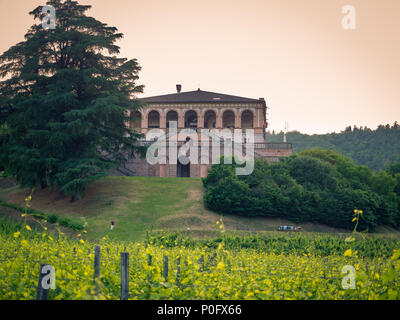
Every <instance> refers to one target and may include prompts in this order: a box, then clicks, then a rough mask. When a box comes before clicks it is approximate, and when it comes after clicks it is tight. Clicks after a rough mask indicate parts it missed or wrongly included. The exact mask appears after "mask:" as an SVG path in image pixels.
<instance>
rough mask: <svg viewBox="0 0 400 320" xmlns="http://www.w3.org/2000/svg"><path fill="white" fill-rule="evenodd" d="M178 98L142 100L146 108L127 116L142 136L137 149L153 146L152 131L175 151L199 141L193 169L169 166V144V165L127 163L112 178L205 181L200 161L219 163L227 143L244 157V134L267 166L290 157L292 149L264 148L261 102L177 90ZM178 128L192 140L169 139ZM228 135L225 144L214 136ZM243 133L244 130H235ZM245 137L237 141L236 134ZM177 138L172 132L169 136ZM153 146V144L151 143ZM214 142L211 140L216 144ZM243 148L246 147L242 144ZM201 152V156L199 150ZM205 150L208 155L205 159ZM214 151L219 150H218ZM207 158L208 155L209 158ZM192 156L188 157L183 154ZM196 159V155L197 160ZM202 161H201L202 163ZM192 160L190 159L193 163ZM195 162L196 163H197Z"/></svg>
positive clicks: (271, 145)
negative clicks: (238, 147) (250, 134)
mask: <svg viewBox="0 0 400 320" xmlns="http://www.w3.org/2000/svg"><path fill="white" fill-rule="evenodd" d="M176 89H177V92H176V93H173V94H167V95H160V96H153V97H148V98H143V99H141V100H142V101H143V102H144V103H145V106H144V107H143V108H142V109H141V110H139V111H136V112H134V113H132V114H131V121H130V123H129V126H130V127H131V128H132V129H134V130H136V131H138V132H141V133H143V134H145V135H147V137H146V139H143V140H142V141H141V142H140V143H142V144H146V145H151V143H152V142H153V141H154V140H153V139H149V133H150V130H152V129H153V130H152V131H153V132H154V131H157V130H158V131H160V132H163V133H165V134H166V135H167V141H169V140H171V141H175V145H177V146H178V148H179V147H180V146H182V145H184V144H185V143H188V141H190V140H197V144H196V146H198V148H199V151H198V152H197V154H198V161H194V162H196V163H188V164H182V163H181V162H180V161H179V160H178V161H177V162H176V161H175V163H170V162H169V161H168V160H170V159H169V158H170V155H171V154H170V152H169V148H170V143H169V142H167V143H166V150H165V154H166V155H167V163H160V164H153V165H151V164H149V163H148V162H147V161H146V159H141V158H139V157H137V158H133V159H130V160H129V162H128V163H127V164H126V165H125V167H123V168H119V169H118V170H117V171H118V172H115V174H120V175H137V176H158V177H205V176H206V175H207V170H208V168H209V167H211V164H210V163H208V162H207V161H203V160H204V159H203V158H204V157H207V156H209V159H212V158H213V156H215V155H216V156H217V157H219V156H220V155H221V156H222V155H223V154H224V150H223V148H224V147H225V146H226V144H227V143H229V144H233V145H234V144H235V143H239V144H242V146H243V152H245V151H246V146H247V147H248V145H249V143H250V142H249V141H250V140H249V139H248V140H246V139H247V138H246V134H245V132H246V130H247V129H252V130H253V131H252V132H254V135H253V137H254V138H252V139H251V140H252V141H251V145H252V147H253V148H254V156H255V158H265V159H266V160H268V161H277V160H278V158H279V157H282V156H288V155H290V154H291V153H292V145H291V144H290V143H268V142H267V141H265V132H266V128H267V126H268V123H267V106H266V103H265V100H264V99H263V98H259V99H251V98H243V97H238V96H232V95H226V94H220V93H215V92H208V91H203V90H200V89H198V90H195V91H188V92H181V85H177V86H176ZM174 124H175V126H176V127H177V130H178V132H181V131H182V129H186V130H184V131H185V132H187V131H188V129H190V130H189V131H190V132H192V134H185V132H184V133H182V134H181V133H179V134H175V135H173V136H171V134H169V132H172V130H171V128H172V127H171V128H170V125H172V126H174ZM202 129H210V130H211V132H216V133H215V134H214V136H213V138H215V137H217V139H221V143H218V145H214V144H213V139H211V138H210V136H208V135H207V136H205V135H204V134H203V133H202ZM222 129H225V130H224V131H225V132H228V133H229V132H232V140H231V139H228V140H223V138H222V136H221V135H220V136H218V134H219V133H218V132H222V131H221V130H222ZM238 129H242V130H240V131H239V130H238ZM238 131H239V132H243V134H242V135H241V136H240V137H239V138H237V137H238V136H235V135H233V133H234V132H238ZM173 132H175V131H173ZM150 140H151V141H150ZM214 141H215V140H214ZM246 143H247V144H246ZM201 147H203V149H202V150H200V148H201ZM204 148H206V149H205V150H206V155H205V153H204ZM216 148H217V149H216ZM207 154H208V155H207ZM187 156H190V153H189V152H188V153H187ZM196 157H197V155H196ZM202 157H203V158H202ZM192 159H193V158H192ZM196 159H197V158H196Z"/></svg>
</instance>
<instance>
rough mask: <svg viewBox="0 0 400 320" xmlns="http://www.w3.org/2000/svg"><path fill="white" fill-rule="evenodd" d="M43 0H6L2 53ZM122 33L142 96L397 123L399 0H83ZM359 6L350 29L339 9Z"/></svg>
mask: <svg viewBox="0 0 400 320" xmlns="http://www.w3.org/2000/svg"><path fill="white" fill-rule="evenodd" d="M44 3H45V0H0V51H1V52H4V51H5V50H6V49H8V48H9V47H10V46H11V45H14V44H16V43H17V42H19V41H22V40H23V36H24V34H25V33H26V31H27V29H28V27H29V26H30V25H32V24H33V20H32V17H31V16H29V15H28V12H29V11H31V10H32V9H34V8H35V7H36V6H37V5H40V4H44ZM80 3H82V4H92V5H93V8H92V9H91V10H90V11H89V13H88V14H89V15H91V16H94V17H95V18H97V19H99V20H101V21H102V22H105V23H108V24H109V25H112V26H115V27H117V28H118V29H119V31H120V32H122V33H124V35H125V37H124V39H123V40H122V41H121V42H120V43H119V45H120V46H121V55H122V56H125V57H128V58H137V59H138V61H139V63H140V65H141V66H142V68H143V69H142V71H141V73H140V83H141V84H144V85H145V86H146V88H145V94H144V95H143V96H151V95H158V94H167V93H173V92H175V84H177V83H180V84H182V91H190V90H196V89H197V88H201V89H203V90H208V91H215V92H220V93H227V94H233V95H239V96H244V97H250V98H259V97H264V98H265V99H266V101H267V105H268V106H269V108H270V109H269V112H268V113H269V114H268V119H269V123H270V125H269V129H271V130H272V129H275V130H281V129H283V127H284V123H285V121H288V123H289V130H299V131H301V132H307V133H325V132H332V131H340V130H342V129H344V127H345V126H348V125H354V124H355V125H358V126H365V125H366V126H368V127H371V128H375V127H376V126H377V125H378V124H380V123H393V122H394V121H395V120H398V121H400V103H399V102H400V1H399V0H343V1H342V0H241V1H236V0H140V1H137V0H112V1H109V0H80ZM344 5H353V6H354V7H355V9H356V29H355V30H344V29H343V28H342V25H341V20H342V18H343V16H344V14H343V13H342V7H343V6H344Z"/></svg>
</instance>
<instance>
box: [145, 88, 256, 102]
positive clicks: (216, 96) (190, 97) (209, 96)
mask: <svg viewBox="0 0 400 320" xmlns="http://www.w3.org/2000/svg"><path fill="white" fill-rule="evenodd" d="M140 100H141V101H144V102H146V103H228V102H230V103H257V102H258V103H260V102H264V100H263V99H261V98H260V99H251V98H244V97H238V96H231V95H228V94H222V93H216V92H210V91H203V90H200V89H198V90H195V91H187V92H180V93H173V94H164V95H161V96H153V97H146V98H141V99H140Z"/></svg>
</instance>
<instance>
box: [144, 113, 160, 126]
mask: <svg viewBox="0 0 400 320" xmlns="http://www.w3.org/2000/svg"><path fill="white" fill-rule="evenodd" d="M147 121H148V124H147V127H148V128H149V129H152V128H160V113H159V112H158V111H156V110H152V111H150V112H149V114H148V116H147Z"/></svg>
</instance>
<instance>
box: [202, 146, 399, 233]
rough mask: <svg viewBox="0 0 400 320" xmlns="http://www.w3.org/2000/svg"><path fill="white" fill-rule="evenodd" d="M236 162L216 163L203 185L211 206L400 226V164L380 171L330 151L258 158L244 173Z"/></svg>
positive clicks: (348, 225) (342, 224) (339, 223)
mask: <svg viewBox="0 0 400 320" xmlns="http://www.w3.org/2000/svg"><path fill="white" fill-rule="evenodd" d="M235 168H236V165H235V163H234V161H233V164H232V165H225V164H224V165H213V166H212V167H211V169H210V171H209V174H208V176H207V177H206V178H204V179H203V184H204V187H205V189H206V192H205V195H204V200H205V204H206V206H207V207H208V208H209V209H211V210H214V211H216V212H219V213H225V214H236V215H243V216H264V217H279V218H286V219H288V220H290V221H293V222H297V223H300V222H313V223H323V224H326V225H330V226H333V227H337V228H345V229H352V228H353V227H354V222H353V221H352V220H353V214H354V210H355V209H358V210H362V211H363V214H362V218H361V219H360V224H359V226H358V229H359V230H368V231H370V232H373V231H374V230H375V229H376V228H377V227H378V226H379V225H386V226H391V227H394V228H399V227H400V212H399V209H400V163H399V164H393V165H392V166H390V167H389V169H388V170H386V171H383V170H382V171H380V172H379V173H375V172H374V171H372V170H371V169H370V168H368V167H366V166H363V165H357V164H354V163H353V162H352V161H351V160H350V159H348V158H346V157H344V156H342V155H341V154H339V153H336V152H334V151H329V150H322V149H317V148H315V149H312V150H306V151H301V152H298V153H295V154H293V155H291V156H290V157H285V158H281V159H280V161H279V162H276V163H268V162H267V161H266V160H264V159H257V160H256V161H255V167H254V171H253V173H252V174H250V175H247V176H238V175H236V174H235Z"/></svg>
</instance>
